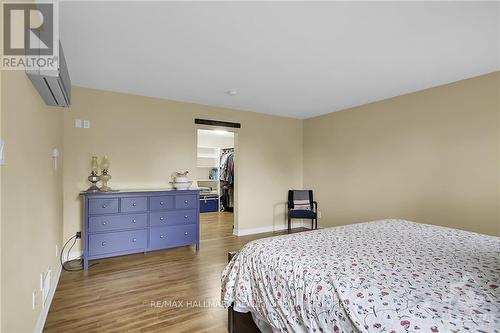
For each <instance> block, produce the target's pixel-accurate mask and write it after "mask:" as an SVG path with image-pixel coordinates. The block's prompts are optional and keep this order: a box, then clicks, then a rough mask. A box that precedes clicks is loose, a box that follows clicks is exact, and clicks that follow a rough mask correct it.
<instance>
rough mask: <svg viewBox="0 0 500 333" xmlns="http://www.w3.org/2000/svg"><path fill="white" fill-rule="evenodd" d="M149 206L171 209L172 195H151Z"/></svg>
mask: <svg viewBox="0 0 500 333" xmlns="http://www.w3.org/2000/svg"><path fill="white" fill-rule="evenodd" d="M149 207H150V209H151V210H164V209H173V208H174V196H173V195H166V196H161V197H151V198H150V199H149Z"/></svg>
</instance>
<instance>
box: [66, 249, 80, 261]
mask: <svg viewBox="0 0 500 333" xmlns="http://www.w3.org/2000/svg"><path fill="white" fill-rule="evenodd" d="M82 254H83V252H82V251H71V252H70V253H69V260H66V257H64V258H63V260H64V262H66V261H71V260H75V259H78V258H80V257H81V256H82Z"/></svg>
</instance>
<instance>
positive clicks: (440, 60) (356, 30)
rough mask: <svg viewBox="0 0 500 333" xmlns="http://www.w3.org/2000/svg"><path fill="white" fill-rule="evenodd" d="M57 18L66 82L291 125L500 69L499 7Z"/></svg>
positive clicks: (345, 6)
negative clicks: (276, 119)
mask: <svg viewBox="0 0 500 333" xmlns="http://www.w3.org/2000/svg"><path fill="white" fill-rule="evenodd" d="M60 18H61V25H60V32H61V39H62V43H63V47H64V51H65V54H66V58H67V62H68V66H69V70H70V75H71V80H72V82H73V84H74V85H77V86H83V87H91V88H97V89H104V90H111V91H117V92H125V93H133V94H138V95H145V96H154V97H161V98H167V99H174V100H179V101H189V102H195V103H201V104H206V105H213V106H222V107H229V108H235V109H240V110H248V111H256V112H262V113H268V114H274V115H282V116H289V117H295V118H308V117H312V116H316V115H320V114H324V113H328V112H332V111H337V110H342V109H345V108H348V107H352V106H356V105H361V104H365V103H368V102H372V101H376V100H381V99H385V98H388V97H392V96H397V95H401V94H405V93H409V92H413V91H417V90H421V89H425V88H429V87H433V86H436V85H440V84H444V83H449V82H453V81H457V80H461V79H464V78H469V77H473V76H477V75H481V74H485V73H489V72H493V71H498V70H500V3H498V2H421V3H416V2H380V3H376V2H350V3H347V2H272V3H270V2H218V3H210V2H161V1H155V2H145V1H144V2H130V1H124V2H120V1H118V2H117V1H114V2H100V1H98V2H62V3H61V5H60ZM232 89H234V90H236V91H237V92H238V94H237V95H235V96H230V95H228V94H227V93H226V92H227V91H228V90H232Z"/></svg>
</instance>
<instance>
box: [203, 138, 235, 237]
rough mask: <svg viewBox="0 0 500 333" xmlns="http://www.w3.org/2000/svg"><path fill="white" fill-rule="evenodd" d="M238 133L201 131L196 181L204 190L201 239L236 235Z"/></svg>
mask: <svg viewBox="0 0 500 333" xmlns="http://www.w3.org/2000/svg"><path fill="white" fill-rule="evenodd" d="M234 136H235V134H234V133H233V132H229V131H225V130H210V129H198V130H197V153H196V164H197V165H196V174H195V176H196V182H197V185H198V187H199V188H200V189H201V191H200V238H201V240H210V239H219V238H224V237H229V236H232V235H233V228H234V207H235V206H236V205H235V202H236V199H235V190H234V189H235V186H234V185H235V137H234Z"/></svg>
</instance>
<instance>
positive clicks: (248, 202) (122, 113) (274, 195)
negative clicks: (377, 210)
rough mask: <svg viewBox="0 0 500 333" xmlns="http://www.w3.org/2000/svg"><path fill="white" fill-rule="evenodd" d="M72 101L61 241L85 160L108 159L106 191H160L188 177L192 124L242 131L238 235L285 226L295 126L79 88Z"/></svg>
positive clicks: (192, 164)
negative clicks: (80, 125) (177, 174)
mask: <svg viewBox="0 0 500 333" xmlns="http://www.w3.org/2000/svg"><path fill="white" fill-rule="evenodd" d="M72 99H73V100H72V106H71V108H70V110H68V111H67V112H64V151H65V155H64V166H65V169H64V237H65V239H66V238H68V237H70V236H71V235H74V233H75V232H76V231H80V230H82V217H81V201H80V200H79V198H78V193H79V192H80V191H81V190H84V189H86V188H87V187H88V186H89V183H88V182H87V181H86V177H87V176H88V174H89V163H90V157H91V156H92V155H97V156H103V155H105V154H107V155H109V158H110V161H111V167H110V173H111V175H112V176H113V179H112V180H111V182H110V186H112V187H113V188H117V189H120V188H143V187H168V186H169V184H168V182H169V181H170V180H171V179H170V175H171V174H172V172H173V171H176V170H177V171H179V170H189V171H190V172H191V174H192V175H193V174H195V172H194V171H195V168H196V146H197V142H196V130H197V128H198V127H197V126H196V125H195V124H194V118H208V119H216V120H224V121H232V122H240V123H241V125H242V128H241V129H239V130H238V131H237V136H236V140H235V141H236V149H237V174H238V176H237V177H238V182H237V184H236V187H237V194H236V195H237V200H238V202H239V203H240V204H239V210H238V212H237V216H238V220H239V226H238V227H239V229H248V228H259V227H267V226H273V225H274V226H278V225H283V224H284V223H285V204H284V202H285V201H286V193H287V190H288V189H289V188H294V187H300V186H301V185H302V163H301V161H302V121H300V120H296V119H290V118H282V117H273V116H268V115H263V114H257V113H250V112H241V111H235V110H229V109H222V108H215V107H209V106H203V105H197V104H190V103H181V102H174V101H169V100H162V99H157V98H149V97H141V96H135V95H129V94H119V93H113V92H106V91H99V90H93V89H85V88H80V87H74V88H73V95H72ZM75 119H88V120H90V121H91V128H90V129H76V128H74V120H75ZM205 128H206V127H205ZM271 185H272V186H271ZM78 245H80V244H78Z"/></svg>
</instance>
